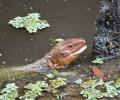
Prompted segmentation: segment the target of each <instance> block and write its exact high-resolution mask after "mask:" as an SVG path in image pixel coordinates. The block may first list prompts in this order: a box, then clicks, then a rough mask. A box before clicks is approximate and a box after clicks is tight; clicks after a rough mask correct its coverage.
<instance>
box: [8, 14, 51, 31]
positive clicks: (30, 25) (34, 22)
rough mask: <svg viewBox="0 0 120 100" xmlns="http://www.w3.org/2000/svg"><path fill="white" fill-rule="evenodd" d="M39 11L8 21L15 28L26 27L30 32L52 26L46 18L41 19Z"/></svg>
mask: <svg viewBox="0 0 120 100" xmlns="http://www.w3.org/2000/svg"><path fill="white" fill-rule="evenodd" d="M40 17H41V16H40V14H39V13H31V14H28V15H27V16H25V17H20V16H18V17H15V18H13V19H12V20H10V21H9V22H8V23H9V24H11V25H12V26H13V27H15V28H26V30H27V31H28V32H29V33H35V32H37V30H38V29H40V30H41V29H44V28H47V27H50V25H49V24H48V23H47V21H46V20H40V19H39V18H40Z"/></svg>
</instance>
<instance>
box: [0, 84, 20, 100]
mask: <svg viewBox="0 0 120 100" xmlns="http://www.w3.org/2000/svg"><path fill="white" fill-rule="evenodd" d="M17 89H18V87H17V86H16V85H15V83H8V84H7V85H6V87H5V88H4V89H3V90H2V91H1V94H2V95H0V100H15V99H16V98H17V97H18V92H17Z"/></svg>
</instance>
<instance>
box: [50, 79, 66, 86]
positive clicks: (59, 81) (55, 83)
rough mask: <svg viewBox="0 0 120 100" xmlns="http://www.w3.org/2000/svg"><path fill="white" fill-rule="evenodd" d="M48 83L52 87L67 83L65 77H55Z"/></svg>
mask: <svg viewBox="0 0 120 100" xmlns="http://www.w3.org/2000/svg"><path fill="white" fill-rule="evenodd" d="M50 83H51V87H53V88H58V87H61V86H64V85H66V84H67V82H66V79H65V78H60V77H58V78H57V79H54V80H51V81H50Z"/></svg>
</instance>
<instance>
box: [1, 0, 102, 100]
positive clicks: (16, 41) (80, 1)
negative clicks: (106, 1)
mask: <svg viewBox="0 0 120 100" xmlns="http://www.w3.org/2000/svg"><path fill="white" fill-rule="evenodd" d="M99 4H100V0H29V1H28V0H22V1H18V0H12V1H11V0H0V21H1V24H0V54H2V56H1V57H0V66H1V67H11V66H12V67H14V66H18V65H24V64H28V63H32V62H34V61H36V60H37V59H40V58H41V57H43V56H44V54H47V53H48V51H50V49H51V47H52V46H51V45H50V44H51V43H52V42H51V41H50V38H64V39H66V38H72V37H82V38H84V39H85V40H86V42H87V45H88V49H87V50H86V51H85V52H84V53H83V54H82V55H81V56H80V59H79V60H78V62H77V63H75V64H73V65H71V66H70V67H69V68H67V69H66V71H68V72H69V71H73V70H74V72H76V69H79V70H78V73H80V72H82V71H80V70H86V73H87V67H86V68H85V69H82V68H80V67H79V65H82V66H89V65H90V63H91V58H92V54H91V46H92V42H93V35H94V32H95V19H96V16H97V13H98V8H99ZM32 12H38V13H40V14H42V19H45V20H47V21H48V22H49V23H50V25H51V28H48V29H44V30H42V31H38V32H37V33H36V34H28V33H27V32H26V30H25V29H15V28H13V27H11V26H10V25H8V21H9V20H10V19H11V18H13V17H16V16H25V15H26V14H27V13H32ZM79 71H80V72H79ZM35 75H36V74H35ZM8 76H9V75H8ZM81 77H82V76H81ZM39 78H40V77H38V76H35V77H34V74H32V75H31V76H30V78H29V79H28V78H27V79H26V78H24V79H23V81H24V80H27V81H24V82H26V84H27V82H28V81H29V82H30V81H34V80H38V79H39ZM31 79H33V80H31ZM16 82H17V81H16ZM18 82H19V81H18ZM44 99H45V98H44ZM44 99H43V100H44ZM67 99H69V100H70V99H71V100H72V99H73V98H72V97H70V98H69V97H68V98H66V99H65V100H67ZM78 99H79V97H77V96H76V97H74V100H78ZM41 100H42V98H41ZM46 100H47V99H46ZM79 100H82V99H79Z"/></svg>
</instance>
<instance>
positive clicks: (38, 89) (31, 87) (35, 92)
mask: <svg viewBox="0 0 120 100" xmlns="http://www.w3.org/2000/svg"><path fill="white" fill-rule="evenodd" d="M47 87H48V84H47V83H46V82H44V81H38V82H36V83H35V84H32V83H30V84H28V85H27V86H25V88H26V89H28V90H27V91H26V92H25V95H24V96H21V97H19V98H20V99H24V100H35V98H36V97H37V96H42V92H43V90H44V89H45V88H47Z"/></svg>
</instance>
